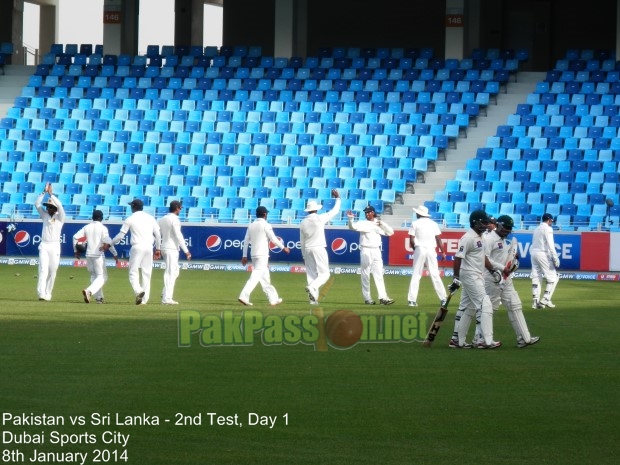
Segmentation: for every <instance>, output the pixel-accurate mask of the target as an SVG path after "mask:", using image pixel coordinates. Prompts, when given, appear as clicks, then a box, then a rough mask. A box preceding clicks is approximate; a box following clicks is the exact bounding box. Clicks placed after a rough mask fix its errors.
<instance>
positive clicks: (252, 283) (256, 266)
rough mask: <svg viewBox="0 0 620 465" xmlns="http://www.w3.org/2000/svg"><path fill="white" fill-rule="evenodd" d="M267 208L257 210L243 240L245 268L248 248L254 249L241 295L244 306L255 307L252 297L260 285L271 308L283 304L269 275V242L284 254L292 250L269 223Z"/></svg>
mask: <svg viewBox="0 0 620 465" xmlns="http://www.w3.org/2000/svg"><path fill="white" fill-rule="evenodd" d="M268 213H269V211H268V210H267V208H265V207H263V206H260V207H258V208H257V209H256V219H255V220H254V221H253V222H252V224H251V225H250V226H249V227H248V229H247V231H246V233H245V238H244V239H243V256H242V257H241V263H242V264H243V266H245V265H247V263H248V247H250V246H251V247H252V251H251V255H252V264H253V269H252V273H251V274H250V278H249V279H248V280H247V282H246V283H245V286H243V289H242V290H241V294H239V302H241V303H242V304H243V305H253V304H252V302H250V295H251V294H252V291H253V290H254V288H255V287H256V285H257V284H258V283H260V285H261V287H262V288H263V292H264V293H265V295H266V296H267V299H268V300H269V304H270V305H271V306H276V305H279V304H281V303H282V299H281V298H280V296H278V291H276V288H275V287H274V286H273V285H272V284H271V275H270V273H269V242H273V243H274V244H275V245H276V246H277V247H279V248H281V249H282V250H283V251H284V253H287V254H288V253H289V252H290V249H289V248H288V247H286V246H285V245H284V244H283V243H282V241H281V240H280V239H278V237H277V236H276V235H275V233H274V232H273V228H272V227H271V225H270V224H269V223H267V214H268Z"/></svg>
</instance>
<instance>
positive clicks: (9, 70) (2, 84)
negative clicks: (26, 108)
mask: <svg viewBox="0 0 620 465" xmlns="http://www.w3.org/2000/svg"><path fill="white" fill-rule="evenodd" d="M35 70H36V68H35V67H34V66H21V65H6V66H5V67H4V71H5V74H4V75H2V74H0V116H2V117H4V116H5V115H6V113H7V111H8V109H9V108H11V107H12V106H13V103H14V102H15V97H17V96H19V95H21V93H22V88H23V87H24V86H26V85H27V84H28V80H29V79H30V76H32V74H34V72H35Z"/></svg>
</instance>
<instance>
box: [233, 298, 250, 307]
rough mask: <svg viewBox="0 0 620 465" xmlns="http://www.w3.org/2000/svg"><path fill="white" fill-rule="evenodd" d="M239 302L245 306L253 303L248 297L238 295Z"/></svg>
mask: <svg viewBox="0 0 620 465" xmlns="http://www.w3.org/2000/svg"><path fill="white" fill-rule="evenodd" d="M237 300H238V301H239V302H240V303H242V304H243V305H245V306H246V307H251V306H252V305H254V304H253V303H252V302H250V301H249V300H248V299H244V298H243V297H239V298H238V299H237Z"/></svg>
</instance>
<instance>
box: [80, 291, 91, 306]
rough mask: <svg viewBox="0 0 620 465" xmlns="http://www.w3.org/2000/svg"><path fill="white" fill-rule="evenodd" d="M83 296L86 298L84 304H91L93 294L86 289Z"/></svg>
mask: <svg viewBox="0 0 620 465" xmlns="http://www.w3.org/2000/svg"><path fill="white" fill-rule="evenodd" d="M82 295H83V296H84V302H86V303H87V304H89V303H90V297H91V296H92V295H93V294H92V292H90V291H89V290H88V289H84V290H83V291H82Z"/></svg>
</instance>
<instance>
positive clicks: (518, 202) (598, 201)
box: [435, 50, 620, 230]
mask: <svg viewBox="0 0 620 465" xmlns="http://www.w3.org/2000/svg"><path fill="white" fill-rule="evenodd" d="M593 56H594V53H593V52H592V51H591V50H584V51H581V52H579V51H575V50H573V51H569V52H568V53H567V57H566V58H565V59H561V60H559V61H558V63H557V64H556V67H555V69H553V70H550V71H549V72H548V73H547V75H546V79H545V80H544V81H541V82H539V83H537V86H536V90H535V92H533V93H532V94H530V95H528V97H527V101H526V102H524V103H522V104H519V105H517V108H516V110H515V113H514V114H512V115H510V116H509V118H508V121H507V123H506V124H504V125H500V126H498V127H497V132H496V135H495V136H493V137H490V138H489V139H488V141H487V146H486V147H481V148H479V149H478V151H477V154H476V157H475V158H474V159H472V160H469V161H468V162H467V166H466V168H467V169H466V170H462V171H459V172H458V173H457V178H456V179H455V180H454V181H452V182H451V184H450V185H449V186H447V187H446V190H448V189H450V190H461V191H466V190H467V189H468V188H469V186H470V184H469V183H470V182H471V181H472V180H473V179H474V178H476V180H475V183H476V185H477V189H476V190H477V191H481V193H480V196H481V197H483V202H484V204H485V208H486V209H487V211H491V212H493V213H495V212H497V213H499V214H502V213H506V214H512V215H513V217H515V223H517V224H519V222H520V223H521V226H522V227H530V226H535V225H536V224H537V223H538V222H539V221H540V216H541V215H542V213H544V212H550V213H552V214H553V215H554V216H557V217H558V221H557V222H556V227H558V228H561V229H565V230H591V229H599V228H601V227H608V226H606V219H605V218H606V217H607V216H609V214H608V213H607V202H609V203H610V204H614V205H616V204H618V200H619V198H618V196H619V192H618V183H617V182H616V181H617V179H618V176H619V174H620V165H619V163H620V152H618V148H620V139H619V138H618V135H619V133H618V127H620V119H619V120H618V122H616V123H615V122H614V118H615V117H616V116H617V114H618V108H620V107H619V106H618V105H620V101H616V94H617V93H619V92H620V85H616V91H614V90H613V88H614V85H615V83H617V82H618V81H619V77H620V76H619V74H618V71H616V66H615V57H614V54H613V52H606V53H602V52H601V53H600V54H599V57H598V58H593ZM482 174H484V180H483V179H482ZM454 183H457V184H458V185H456V186H455V185H454ZM505 194H510V198H507V199H503V201H502V200H499V199H500V197H502V196H503V195H505ZM474 197H475V196H474V195H472V198H471V200H472V202H475V198H474ZM435 202H436V206H435V208H436V210H437V211H438V212H446V213H447V212H452V211H453V210H454V209H455V208H456V204H455V203H451V200H450V199H449V198H445V197H444V195H442V193H441V192H438V193H436V196H435ZM458 207H460V208H463V205H458ZM584 218H591V220H588V221H584Z"/></svg>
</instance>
